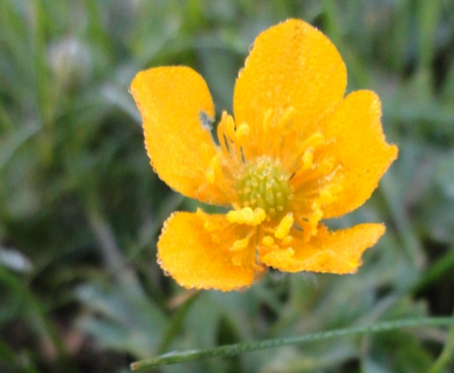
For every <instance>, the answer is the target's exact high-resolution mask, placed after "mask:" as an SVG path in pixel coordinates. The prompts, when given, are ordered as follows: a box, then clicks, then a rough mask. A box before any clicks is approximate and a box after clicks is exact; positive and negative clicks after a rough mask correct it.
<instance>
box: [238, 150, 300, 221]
mask: <svg viewBox="0 0 454 373" xmlns="http://www.w3.org/2000/svg"><path fill="white" fill-rule="evenodd" d="M288 180H289V175H288V173H287V172H286V171H285V170H284V169H283V168H282V166H281V165H280V163H279V161H276V160H272V159H270V158H268V157H261V158H258V159H256V160H255V161H254V163H249V164H247V165H246V166H245V168H244V171H243V173H242V175H241V177H240V178H239V181H238V183H237V191H238V194H239V198H240V201H241V204H242V207H250V208H252V209H256V208H257V207H259V208H262V209H263V210H265V212H266V214H267V216H269V217H270V218H272V219H275V218H278V217H280V216H281V215H282V213H283V212H284V211H285V209H286V207H287V204H288V200H289V199H291V198H293V194H292V188H291V186H290V185H289V182H288Z"/></svg>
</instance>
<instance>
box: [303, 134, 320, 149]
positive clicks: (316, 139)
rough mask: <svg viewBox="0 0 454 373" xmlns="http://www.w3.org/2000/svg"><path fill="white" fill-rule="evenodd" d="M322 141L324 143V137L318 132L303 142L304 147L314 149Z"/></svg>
mask: <svg viewBox="0 0 454 373" xmlns="http://www.w3.org/2000/svg"><path fill="white" fill-rule="evenodd" d="M324 141H325V138H324V136H323V135H322V134H321V133H320V132H316V133H314V134H313V135H312V136H311V137H309V138H308V139H307V140H306V141H305V142H304V147H305V148H316V147H318V146H319V145H320V144H322V143H323V142H324Z"/></svg>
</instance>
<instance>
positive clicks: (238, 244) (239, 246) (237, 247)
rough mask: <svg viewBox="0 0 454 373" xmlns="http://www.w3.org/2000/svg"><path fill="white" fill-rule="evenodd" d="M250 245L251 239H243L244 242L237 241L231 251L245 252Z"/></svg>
mask: <svg viewBox="0 0 454 373" xmlns="http://www.w3.org/2000/svg"><path fill="white" fill-rule="evenodd" d="M248 245H249V237H246V238H243V239H242V240H236V241H235V242H234V243H233V246H232V247H231V250H233V251H238V250H243V249H245V248H246V247H247V246H248Z"/></svg>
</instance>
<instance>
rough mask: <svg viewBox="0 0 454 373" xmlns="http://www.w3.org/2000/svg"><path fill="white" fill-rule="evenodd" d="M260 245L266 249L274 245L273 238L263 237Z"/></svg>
mask: <svg viewBox="0 0 454 373" xmlns="http://www.w3.org/2000/svg"><path fill="white" fill-rule="evenodd" d="M262 244H263V245H264V246H266V247H271V246H273V244H274V238H273V237H271V236H265V237H263V238H262Z"/></svg>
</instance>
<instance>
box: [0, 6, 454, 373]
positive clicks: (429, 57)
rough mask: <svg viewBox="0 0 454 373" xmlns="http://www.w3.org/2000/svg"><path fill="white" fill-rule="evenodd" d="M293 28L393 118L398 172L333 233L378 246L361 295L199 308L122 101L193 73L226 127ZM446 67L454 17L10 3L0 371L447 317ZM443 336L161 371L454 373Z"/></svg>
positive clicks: (386, 338) (76, 366)
mask: <svg viewBox="0 0 454 373" xmlns="http://www.w3.org/2000/svg"><path fill="white" fill-rule="evenodd" d="M289 17H296V18H302V19H304V20H306V21H308V22H311V23H312V24H314V25H316V26H317V27H319V28H320V29H321V30H323V31H324V32H325V33H327V34H328V36H329V37H330V38H331V39H332V40H333V42H335V44H336V46H337V47H338V49H339V50H340V52H341V54H342V56H343V57H344V60H345V62H346V65H347V68H348V73H349V84H348V91H353V90H356V89H359V88H361V89H372V90H374V91H376V92H377V93H378V94H379V95H380V97H381V99H382V101H383V110H384V114H383V122H384V123H383V124H384V128H385V133H386V135H387V138H388V139H389V140H390V141H392V142H395V143H397V144H398V145H399V147H400V156H399V160H398V161H397V162H396V163H395V164H394V165H393V167H392V168H391V170H390V171H389V172H388V174H387V175H386V177H385V178H384V179H383V181H382V183H381V185H380V188H379V190H378V191H377V192H376V193H375V194H374V196H373V198H372V199H371V200H370V201H369V202H368V203H367V204H366V205H365V206H363V207H362V208H361V209H359V210H358V211H357V212H355V213H354V214H350V215H348V216H346V217H344V219H342V221H341V222H340V223H339V222H336V223H333V224H337V225H342V226H348V225H351V224H354V223H355V222H358V221H384V222H386V224H387V227H388V229H387V234H386V236H385V237H384V238H382V240H381V241H380V243H379V245H377V247H376V248H374V249H373V250H371V251H370V252H368V253H367V254H366V257H365V260H364V265H363V267H362V268H361V270H360V271H359V273H358V274H356V275H355V276H347V277H337V276H330V275H312V274H304V275H292V276H284V275H282V274H279V273H274V272H272V273H269V274H268V275H267V276H266V278H265V279H264V281H262V282H261V283H259V284H257V285H255V286H254V287H252V288H251V289H249V290H247V291H246V292H241V293H231V294H222V293H218V292H214V291H209V292H203V293H200V294H198V295H197V296H196V297H193V298H191V294H187V293H186V292H185V291H184V290H183V289H181V288H179V287H178V286H176V285H175V283H174V282H173V280H172V279H169V278H166V277H165V276H163V274H162V272H161V271H160V269H159V268H158V267H157V265H156V263H155V253H156V247H155V244H156V238H157V235H158V234H159V230H160V227H161V224H162V222H163V220H164V219H165V218H166V217H167V216H168V215H169V214H170V212H172V211H174V210H175V209H188V210H192V209H194V207H195V204H194V202H193V201H189V200H186V199H184V198H182V197H181V196H178V195H176V194H174V193H172V192H171V191H169V189H168V188H167V187H166V186H165V185H164V184H163V183H161V182H160V181H159V180H158V178H157V176H156V175H155V174H153V172H152V169H151V167H150V166H149V162H148V159H147V157H146V154H145V150H144V148H143V138H142V133H141V128H140V117H139V116H138V112H137V110H136V108H135V106H134V104H133V101H132V99H131V97H130V95H129V94H128V92H127V90H128V86H129V83H130V81H131V79H132V77H133V76H134V74H135V73H136V72H138V71H139V70H140V69H143V68H146V67H149V66H158V65H169V64H184V65H189V66H191V67H193V68H195V69H196V70H197V71H199V72H200V73H201V74H202V75H203V76H204V77H205V78H206V80H207V82H208V85H209V87H210V89H211V92H212V94H213V97H214V101H215V103H216V108H217V114H218V115H219V114H220V113H221V112H222V110H223V109H228V110H230V111H231V105H232V91H233V85H234V81H235V77H236V74H237V71H238V70H239V69H240V68H241V66H242V64H243V61H244V58H245V56H246V55H247V51H248V48H249V45H250V44H251V43H252V41H253V40H254V38H255V36H256V35H257V34H258V33H259V32H260V31H262V30H264V29H266V28H267V27H269V26H270V25H272V24H275V23H278V22H280V21H282V20H284V19H286V18H289ZM453 56H454V3H453V2H452V0H442V1H418V0H396V1H388V0H385V1H378V0H364V1H359V0H352V1H348V2H344V1H334V0H326V1H316V0H312V1H304V2H303V1H296V0H282V1H264V0H259V1H247V0H235V1H230V0H213V1H210V2H207V1H197V0H188V1H181V0H168V1H159V0H153V1H144V0H128V1H125V0H123V1H122V0H112V1H107V0H104V1H98V2H95V1H88V0H85V1H84V0H77V1H74V0H72V1H70V0H62V1H58V2H47V1H45V0H1V1H0V82H1V84H0V253H2V254H4V255H0V258H5V255H9V256H8V257H9V258H11V257H12V258H13V262H11V260H9V261H7V260H4V259H0V294H1V297H2V300H1V302H0V371H1V372H6V373H8V372H86V371H109V372H110V371H112V372H121V371H128V365H129V363H130V362H131V361H133V360H136V359H141V358H146V357H149V356H153V355H155V354H157V353H160V352H164V351H167V350H172V349H177V348H178V349H181V348H189V349H193V348H209V347H213V346H216V345H220V344H224V343H236V342H242V341H253V340H261V339H266V338H277V337H284V336H288V335H294V334H296V333H309V332H317V331H323V330H328V329H332V328H344V327H349V326H359V325H363V324H364V323H373V322H376V321H379V320H390V319H397V318H404V317H418V316H442V315H449V314H451V313H452V308H453V304H454V292H453V291H452V289H453V288H452V284H453V281H454V277H453V273H454V271H453V269H454V261H453V259H452V258H453V253H454V252H453V248H454V235H453V233H452V232H454V208H453V206H454V176H453V175H454V166H453V165H454V153H453V148H452V144H454V59H453ZM11 253H13V254H11ZM11 255H12V256H11ZM11 263H13V264H11ZM24 263H29V264H30V265H25V264H24ZM187 299H190V300H189V301H188V300H187ZM177 305H178V306H177ZM447 336H448V335H447V333H445V332H442V331H433V330H419V331H416V330H413V331H399V332H392V333H388V334H386V335H385V334H383V335H368V336H363V337H361V338H346V339H345V340H342V342H341V343H339V341H330V342H328V341H326V342H323V343H322V344H321V343H313V344H308V345H305V346H304V349H303V348H298V347H286V348H280V349H276V350H268V351H266V352H263V351H260V352H254V353H251V354H248V355H244V356H238V357H233V358H229V359H225V360H220V359H216V360H206V361H198V362H195V363H191V364H190V365H185V366H172V367H171V368H162V371H165V372H167V371H171V372H179V371H184V372H188V371H194V372H199V371H216V372H243V371H244V372H253V371H254V372H255V371H257V372H258V371H260V372H267V373H269V372H302V371H308V372H312V371H317V372H325V371H336V372H353V371H364V372H373V373H375V372H398V371H402V372H411V371H418V372H420V371H426V370H428V369H429V367H430V366H432V364H436V365H434V367H435V368H436V369H438V371H440V372H443V371H445V372H449V371H452V370H454V362H453V361H452V359H449V358H447V359H446V358H445V357H443V359H439V360H437V358H438V356H439V354H440V353H441V351H442V349H443V346H444V342H445V340H446V338H447ZM451 344H452V340H451ZM447 346H448V347H449V345H447ZM443 356H448V357H449V354H448V355H446V353H445V354H444V355H443ZM451 356H452V355H451ZM435 361H437V363H435ZM440 361H441V362H442V363H440ZM435 368H434V369H435Z"/></svg>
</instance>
